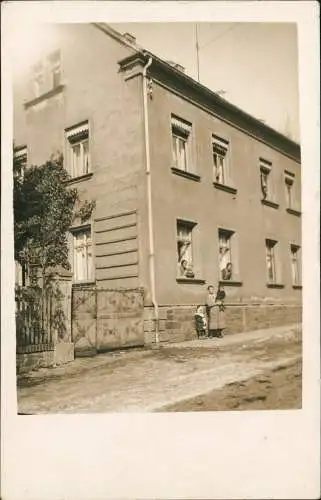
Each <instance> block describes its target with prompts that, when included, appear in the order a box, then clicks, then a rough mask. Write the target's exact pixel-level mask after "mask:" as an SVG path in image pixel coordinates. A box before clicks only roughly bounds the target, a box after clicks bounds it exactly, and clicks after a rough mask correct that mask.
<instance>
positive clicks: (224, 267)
mask: <svg viewBox="0 0 321 500" xmlns="http://www.w3.org/2000/svg"><path fill="white" fill-rule="evenodd" d="M233 234H234V232H233V231H228V230H226V229H219V231H218V239H219V255H218V258H219V270H220V279H221V280H224V281H229V280H232V279H233V263H232V237H233Z"/></svg>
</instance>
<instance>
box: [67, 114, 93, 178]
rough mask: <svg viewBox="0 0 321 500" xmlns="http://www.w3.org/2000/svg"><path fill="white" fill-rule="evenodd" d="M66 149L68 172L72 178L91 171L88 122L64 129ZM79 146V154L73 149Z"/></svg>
mask: <svg viewBox="0 0 321 500" xmlns="http://www.w3.org/2000/svg"><path fill="white" fill-rule="evenodd" d="M65 136H66V141H67V149H68V154H67V158H68V172H69V174H70V176H71V177H72V178H77V177H82V176H84V175H87V174H89V173H90V172H91V162H90V141H89V139H90V134H89V123H88V121H87V122H84V123H82V124H80V125H78V126H75V127H72V128H68V129H67V130H66V131H65ZM85 145H87V152H85ZM76 148H79V156H77V155H76V153H75V150H76Z"/></svg>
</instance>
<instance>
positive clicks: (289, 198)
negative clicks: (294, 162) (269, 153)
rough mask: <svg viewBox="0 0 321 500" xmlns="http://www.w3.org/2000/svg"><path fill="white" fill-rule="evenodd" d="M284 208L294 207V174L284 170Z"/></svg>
mask: <svg viewBox="0 0 321 500" xmlns="http://www.w3.org/2000/svg"><path fill="white" fill-rule="evenodd" d="M284 184H285V199H286V208H292V209H293V208H294V207H295V175H294V174H292V173H291V172H287V171H285V172H284Z"/></svg>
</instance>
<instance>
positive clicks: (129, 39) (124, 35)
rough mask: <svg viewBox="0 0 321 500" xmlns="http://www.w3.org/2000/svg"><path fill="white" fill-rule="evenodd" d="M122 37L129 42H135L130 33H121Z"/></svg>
mask: <svg viewBox="0 0 321 500" xmlns="http://www.w3.org/2000/svg"><path fill="white" fill-rule="evenodd" d="M123 37H124V38H125V39H126V40H127V41H128V42H130V43H134V44H135V43H136V37H135V36H134V35H132V34H131V33H123Z"/></svg>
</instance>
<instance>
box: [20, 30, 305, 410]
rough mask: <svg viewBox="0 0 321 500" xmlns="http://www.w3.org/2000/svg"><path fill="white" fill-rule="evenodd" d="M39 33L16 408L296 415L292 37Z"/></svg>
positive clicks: (24, 174) (28, 53)
mask: <svg viewBox="0 0 321 500" xmlns="http://www.w3.org/2000/svg"><path fill="white" fill-rule="evenodd" d="M35 30H36V31H37V36H36V37H35V36H34V37H31V39H28V38H27V37H26V36H25V35H26V33H24V32H23V30H21V29H19V33H17V52H16V54H15V71H14V77H13V107H14V122H13V129H14V130H13V190H14V259H15V269H16V273H15V278H16V279H15V304H16V367H17V398H18V413H19V414H22V415H34V414H46V413H54V414H55V413H105V412H196V411H198V412H199V411H202V412H203V411H226V410H236V411H247V410H280V409H285V410H287V409H300V408H301V405H302V389H301V388H302V349H301V338H302V328H301V317H302V298H301V297H302V273H301V248H302V243H301V151H300V127H299V89H298V85H299V84H298V43H297V27H296V24H295V23H246V22H239V23H238V22H236V23H215V22H199V23H192V22H189V23H148V22H147V23H127V24H126V23H124V24H107V23H104V22H93V23H90V22H88V23H79V24H64V23H62V24H46V25H39V26H37V27H36V28H35ZM22 47H24V50H23V51H22V50H21V49H22ZM276 54H277V57H276ZM267 72H268V78H267Z"/></svg>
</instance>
